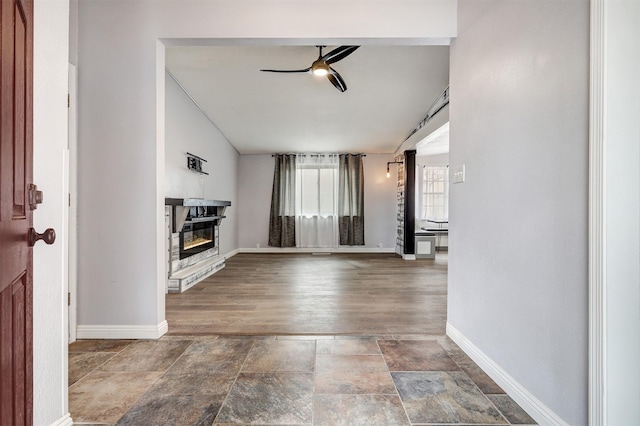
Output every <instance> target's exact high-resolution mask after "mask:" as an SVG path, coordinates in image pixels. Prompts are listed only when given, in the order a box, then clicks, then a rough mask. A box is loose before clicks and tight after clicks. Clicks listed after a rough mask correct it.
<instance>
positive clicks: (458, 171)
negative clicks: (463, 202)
mask: <svg viewBox="0 0 640 426" xmlns="http://www.w3.org/2000/svg"><path fill="white" fill-rule="evenodd" d="M463 182H464V164H462V165H460V166H455V167H454V168H453V183H463Z"/></svg>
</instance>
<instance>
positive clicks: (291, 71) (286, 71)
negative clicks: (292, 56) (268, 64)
mask: <svg viewBox="0 0 640 426" xmlns="http://www.w3.org/2000/svg"><path fill="white" fill-rule="evenodd" d="M260 71H262V72H281V73H296V72H298V73H304V72H309V71H311V67H309V68H305V69H303V70H260Z"/></svg>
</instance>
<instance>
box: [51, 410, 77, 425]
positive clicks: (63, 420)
mask: <svg viewBox="0 0 640 426" xmlns="http://www.w3.org/2000/svg"><path fill="white" fill-rule="evenodd" d="M72 425H73V419H72V418H71V414H69V413H67V414H65V415H64V416H62V417H60V418H59V419H58V420H56V421H55V422H53V423H51V425H49V426H72Z"/></svg>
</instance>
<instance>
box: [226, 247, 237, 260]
mask: <svg viewBox="0 0 640 426" xmlns="http://www.w3.org/2000/svg"><path fill="white" fill-rule="evenodd" d="M240 250H241V249H235V250H231V251H230V252H229V253H227V254H225V255H224V257H226V258H227V259H229V258H230V257H233V256H235V255H236V254H238V253H240Z"/></svg>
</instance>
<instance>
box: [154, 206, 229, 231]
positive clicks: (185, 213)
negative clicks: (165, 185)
mask: <svg viewBox="0 0 640 426" xmlns="http://www.w3.org/2000/svg"><path fill="white" fill-rule="evenodd" d="M164 203H165V205H167V206H171V210H172V211H171V213H172V215H171V216H172V232H181V231H182V228H183V227H184V224H185V223H200V222H214V225H215V226H218V225H220V222H221V221H222V219H224V218H225V217H226V216H225V215H224V211H225V209H226V208H227V207H229V206H230V205H231V201H221V200H205V199H202V198H165V202H164Z"/></svg>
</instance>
